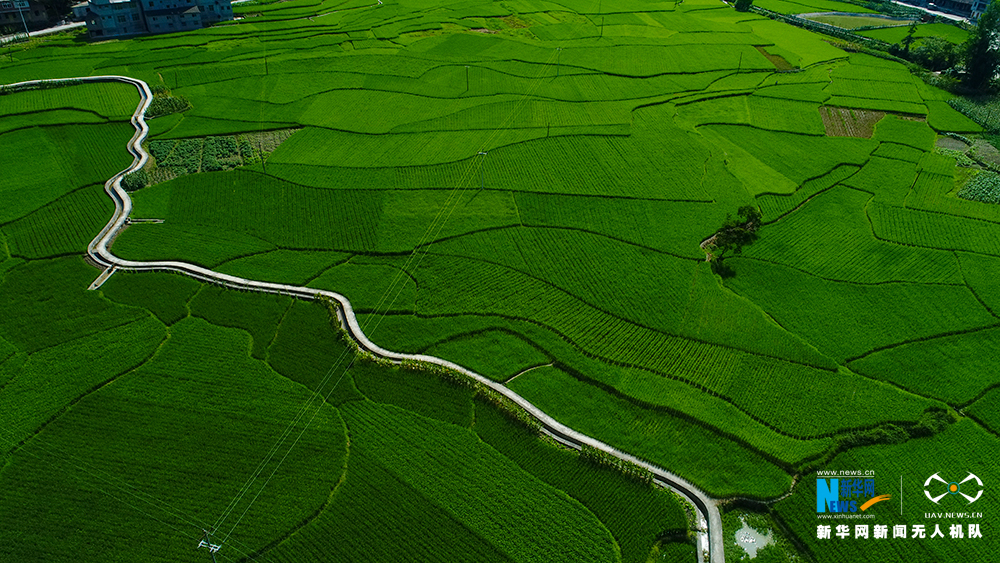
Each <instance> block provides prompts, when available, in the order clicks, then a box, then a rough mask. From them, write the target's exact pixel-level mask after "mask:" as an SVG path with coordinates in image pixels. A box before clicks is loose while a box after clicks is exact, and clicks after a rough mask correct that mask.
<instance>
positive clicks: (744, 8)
mask: <svg viewBox="0 0 1000 563" xmlns="http://www.w3.org/2000/svg"><path fill="white" fill-rule="evenodd" d="M752 5H753V0H736V11H737V12H749V11H750V6H752Z"/></svg>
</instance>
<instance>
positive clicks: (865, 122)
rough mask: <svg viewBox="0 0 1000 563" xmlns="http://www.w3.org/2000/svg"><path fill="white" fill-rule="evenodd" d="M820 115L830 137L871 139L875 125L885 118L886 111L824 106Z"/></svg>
mask: <svg viewBox="0 0 1000 563" xmlns="http://www.w3.org/2000/svg"><path fill="white" fill-rule="evenodd" d="M819 114H820V116H821V117H822V118H823V127H824V128H825V129H826V134H827V135H829V136H830V137H859V138H864V139H871V137H872V134H873V133H875V124H876V123H878V122H879V120H880V119H882V118H883V117H885V112H884V111H871V110H866V109H852V108H838V107H831V106H822V107H820V108H819Z"/></svg>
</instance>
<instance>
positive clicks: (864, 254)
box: [745, 158, 962, 284]
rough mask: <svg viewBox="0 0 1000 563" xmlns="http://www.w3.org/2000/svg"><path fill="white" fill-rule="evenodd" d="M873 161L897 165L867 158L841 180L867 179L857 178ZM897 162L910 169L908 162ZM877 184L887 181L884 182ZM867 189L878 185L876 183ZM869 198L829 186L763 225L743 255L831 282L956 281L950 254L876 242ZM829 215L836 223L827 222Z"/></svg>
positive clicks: (957, 274)
mask: <svg viewBox="0 0 1000 563" xmlns="http://www.w3.org/2000/svg"><path fill="white" fill-rule="evenodd" d="M878 160H882V161H883V162H900V161H889V160H884V159H874V158H873V159H872V160H871V161H870V162H869V163H868V164H867V165H865V168H863V169H862V170H861V172H859V173H858V174H856V175H854V176H852V177H851V178H850V179H848V180H847V182H852V183H856V184H857V183H863V182H867V181H869V180H868V179H866V178H861V174H864V172H865V170H866V169H867V168H868V167H869V166H871V165H872V163H874V162H876V161H878ZM902 164H904V165H907V166H909V167H910V168H911V169H912V164H909V163H902ZM890 170H891V168H890ZM911 175H912V173H911ZM911 179H912V178H911ZM883 181H884V182H886V183H888V178H886V179H884V180H883ZM872 186H879V184H878V182H877V180H874V181H873V182H872ZM879 187H883V188H884V187H885V186H884V185H882V186H879ZM908 188H909V186H906V189H908ZM904 193H905V192H904ZM870 198H871V196H870V195H869V194H867V193H864V192H860V191H858V190H851V189H846V188H844V187H834V188H833V189H831V190H828V191H826V192H824V193H821V194H819V195H817V196H815V197H814V198H813V199H812V200H810V201H809V202H808V203H807V204H805V206H804V207H803V208H801V209H799V210H798V211H796V212H795V213H792V214H790V215H788V216H786V217H784V218H782V219H781V220H780V221H778V222H777V223H774V224H772V225H768V226H766V227H764V228H763V230H762V232H761V238H760V240H758V241H757V242H755V243H754V244H753V245H752V246H750V247H748V248H747V249H746V251H745V254H746V255H747V256H752V257H756V258H760V259H762V260H768V261H772V262H778V263H780V264H784V265H786V266H790V267H793V268H796V269H799V270H804V271H807V272H809V273H810V274H813V275H815V276H819V277H821V278H826V279H831V280H837V281H846V282H856V283H884V282H889V281H911V282H920V283H956V284H960V283H962V276H961V274H960V272H959V268H958V262H957V261H956V259H955V257H954V256H953V255H952V253H950V252H945V251H942V250H934V249H928V248H914V247H912V246H902V245H898V244H892V243H888V242H884V241H881V240H878V239H876V238H875V237H874V236H873V235H872V232H871V225H870V224H869V222H868V220H867V218H866V217H865V216H864V214H863V210H864V209H865V205H866V204H867V203H868V200H869V199H870ZM901 199H902V198H900V200H901ZM829 217H838V218H840V220H838V221H836V222H832V221H829V220H828V218H829Z"/></svg>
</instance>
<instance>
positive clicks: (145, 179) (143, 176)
mask: <svg viewBox="0 0 1000 563" xmlns="http://www.w3.org/2000/svg"><path fill="white" fill-rule="evenodd" d="M147 185H149V174H147V173H146V169H145V168H141V169H139V170H136V171H135V172H132V173H131V174H126V175H125V176H123V177H122V187H123V188H125V191H129V192H134V191H136V190H140V189H142V188H145V187H146V186H147Z"/></svg>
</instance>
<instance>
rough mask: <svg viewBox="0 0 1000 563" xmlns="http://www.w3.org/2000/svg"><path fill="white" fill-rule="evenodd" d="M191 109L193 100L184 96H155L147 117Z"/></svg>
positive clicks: (147, 110)
mask: <svg viewBox="0 0 1000 563" xmlns="http://www.w3.org/2000/svg"><path fill="white" fill-rule="evenodd" d="M189 109H191V102H189V101H188V100H187V98H185V97H184V96H153V101H152V102H150V103H149V108H147V109H146V117H148V118H150V119H152V118H154V117H160V116H163V115H169V114H171V113H177V112H181V111H187V110H189Z"/></svg>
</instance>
